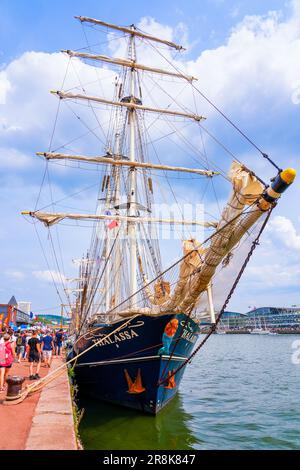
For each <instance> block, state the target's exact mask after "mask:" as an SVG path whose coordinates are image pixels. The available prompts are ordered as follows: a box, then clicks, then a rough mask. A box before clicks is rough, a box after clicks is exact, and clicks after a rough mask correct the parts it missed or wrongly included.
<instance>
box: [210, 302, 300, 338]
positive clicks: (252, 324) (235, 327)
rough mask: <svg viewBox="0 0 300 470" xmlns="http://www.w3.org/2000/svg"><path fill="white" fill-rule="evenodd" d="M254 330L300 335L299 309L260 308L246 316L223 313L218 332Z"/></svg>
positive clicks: (235, 313)
mask: <svg viewBox="0 0 300 470" xmlns="http://www.w3.org/2000/svg"><path fill="white" fill-rule="evenodd" d="M254 329H263V330H270V331H274V332H278V333H300V308H297V307H290V308H281V307H260V308H257V309H254V310H251V311H250V312H248V313H246V314H241V313H238V312H224V315H223V316H222V319H221V321H220V324H219V330H224V331H239V330H240V331H244V332H247V331H249V332H251V331H252V330H254Z"/></svg>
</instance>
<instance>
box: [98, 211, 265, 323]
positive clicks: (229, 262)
mask: <svg viewBox="0 0 300 470" xmlns="http://www.w3.org/2000/svg"><path fill="white" fill-rule="evenodd" d="M268 214H269V211H267V212H265V213H264V212H262V211H261V210H260V209H259V208H258V206H257V205H256V204H252V205H251V206H249V207H247V209H246V210H244V211H242V212H241V213H240V214H239V215H238V216H235V217H234V218H233V219H230V220H228V221H227V222H225V223H223V225H222V226H220V227H219V228H218V229H217V230H216V232H214V233H213V234H211V235H210V236H209V237H208V238H207V239H205V240H203V241H202V242H199V241H197V240H195V239H191V240H185V241H183V243H182V245H183V256H182V258H181V259H180V260H178V261H177V262H176V263H174V264H173V265H172V266H171V267H169V268H168V269H167V270H165V271H164V272H162V273H161V274H160V275H159V276H157V277H156V278H154V279H152V280H151V281H150V282H149V281H147V279H146V278H145V277H144V278H143V277H142V276H141V280H140V288H139V289H138V290H137V292H136V293H135V294H134V295H132V296H131V297H129V298H128V299H126V300H125V301H123V302H121V303H120V304H119V305H117V306H116V307H115V308H113V309H111V310H110V311H109V312H108V314H107V315H108V316H110V315H111V316H116V315H117V316H118V317H123V318H124V317H127V316H131V315H132V314H134V313H139V314H147V315H154V316H156V315H163V314H166V313H175V314H176V313H186V314H188V315H192V316H193V317H196V318H197V319H199V320H200V319H201V318H202V319H203V320H204V319H207V318H209V317H210V308H209V296H208V292H207V291H208V289H210V290H211V291H212V297H213V305H214V310H215V312H216V314H218V312H219V311H220V309H221V307H222V305H223V303H224V301H225V299H226V296H227V294H228V292H229V291H230V289H231V287H232V285H233V283H234V281H235V277H236V276H237V273H238V272H239V270H240V269H241V266H242V265H243V263H244V261H245V259H246V258H247V256H248V253H249V252H250V250H251V246H252V243H253V241H254V240H255V238H256V236H257V233H259V231H260V228H261V226H262V225H263V224H264V221H265V218H266V215H268ZM258 219H260V220H258Z"/></svg>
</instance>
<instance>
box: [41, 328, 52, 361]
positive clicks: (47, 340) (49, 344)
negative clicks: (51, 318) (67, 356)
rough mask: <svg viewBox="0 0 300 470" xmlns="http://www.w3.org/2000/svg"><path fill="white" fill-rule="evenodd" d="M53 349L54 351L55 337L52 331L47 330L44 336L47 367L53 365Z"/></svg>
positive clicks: (44, 354) (43, 346)
mask: <svg viewBox="0 0 300 470" xmlns="http://www.w3.org/2000/svg"><path fill="white" fill-rule="evenodd" d="M52 351H54V344H53V338H52V336H51V335H50V332H49V331H47V332H46V336H44V337H43V338H42V353H43V358H44V361H45V364H46V367H47V366H48V367H50V365H51V357H52Z"/></svg>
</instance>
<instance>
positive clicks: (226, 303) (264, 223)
mask: <svg viewBox="0 0 300 470" xmlns="http://www.w3.org/2000/svg"><path fill="white" fill-rule="evenodd" d="M274 207H275V205H273V206H272V208H271V209H270V210H269V212H268V214H267V216H266V218H265V220H264V222H263V224H262V226H261V228H260V230H259V232H258V235H257V236H256V238H255V239H254V240H253V242H252V244H251V248H250V250H249V253H248V255H247V257H246V258H245V261H244V263H243V265H242V267H241V269H240V271H239V273H238V275H237V277H236V279H235V281H234V283H233V285H232V287H231V289H230V291H229V294H228V295H227V297H226V300H225V302H224V304H223V306H222V308H221V310H220V313H219V315H218V318H217V320H216V323H214V324H213V325H212V326H211V328H210V331H209V332H208V333H207V335H206V336H205V338H204V339H203V340H202V341H201V343H200V344H199V345H198V346H197V348H196V349H195V350H194V351H193V352H192V354H191V355H190V356H189V357H188V358H187V359H186V360H185V361H184V362H182V364H180V366H178V367H177V368H176V369H175V370H174V371H172V372H171V374H170V373H169V375H168V377H165V378H161V379H160V380H159V381H158V384H157V385H158V386H160V385H162V384H163V383H165V382H167V381H168V380H169V379H170V378H171V377H173V376H174V375H175V374H177V372H179V371H180V370H181V369H182V368H183V367H185V366H186V364H187V363H189V362H190V361H191V359H192V358H193V357H194V356H195V355H196V354H197V353H198V351H200V349H201V348H202V347H203V346H204V344H205V343H206V341H207V340H208V338H209V337H210V336H211V335H212V334H213V333H214V332H215V331H216V328H217V326H218V323H219V322H220V320H221V318H222V316H223V314H224V311H225V309H226V307H227V305H228V303H229V301H230V299H231V297H232V295H233V293H234V291H235V289H236V286H237V285H238V283H239V281H240V279H241V277H242V275H243V273H244V270H245V268H246V267H247V264H248V263H249V261H250V258H251V256H252V255H253V252H254V250H255V248H256V247H257V245H259V239H260V236H261V234H262V233H263V231H264V229H265V227H266V225H267V223H268V221H269V218H270V216H271V213H272V211H273V209H274ZM190 314H191V312H190V313H189V315H190ZM188 318H189V316H188ZM174 351H175V347H174V348H173V350H172V353H171V354H170V358H169V360H168V362H169V361H170V360H171V358H172V356H173V354H174Z"/></svg>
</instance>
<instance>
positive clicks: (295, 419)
mask: <svg viewBox="0 0 300 470" xmlns="http://www.w3.org/2000/svg"><path fill="white" fill-rule="evenodd" d="M295 341H296V342H297V341H298V344H297V343H295ZM293 345H294V348H293ZM297 346H298V350H299V349H300V337H299V336H297V335H276V336H256V335H213V336H212V337H211V338H210V339H209V340H208V342H207V343H206V345H205V346H204V347H203V348H202V350H201V351H200V352H199V353H198V355H197V356H196V357H195V358H194V360H193V363H192V364H191V365H189V366H188V367H187V368H186V371H185V375H184V379H183V380H182V382H181V386H180V392H179V393H178V396H177V397H176V398H174V400H173V401H172V402H171V403H169V404H168V405H167V406H166V408H165V409H163V410H162V412H161V413H159V414H158V415H157V416H156V417H153V416H147V415H143V414H140V413H138V412H135V411H133V410H128V409H125V408H121V407H117V406H112V405H109V404H105V403H100V402H99V403H97V404H95V403H91V402H89V401H87V400H85V401H82V402H81V406H83V407H84V408H85V414H84V417H83V420H82V422H81V425H80V435H81V439H82V442H83V445H84V447H85V449H105V450H125V449H130V450H136V449H146V450H160V449H163V450H166V449H170V450H173V449H300V398H299V397H300V395H299V392H300V364H296V363H295V362H298V361H297V359H298V358H299V357H300V354H299V355H298V356H297V353H296V351H297V350H296V349H295V347H297ZM293 354H294V357H295V358H296V361H293V360H292V355H293ZM299 362H300V361H299Z"/></svg>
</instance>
